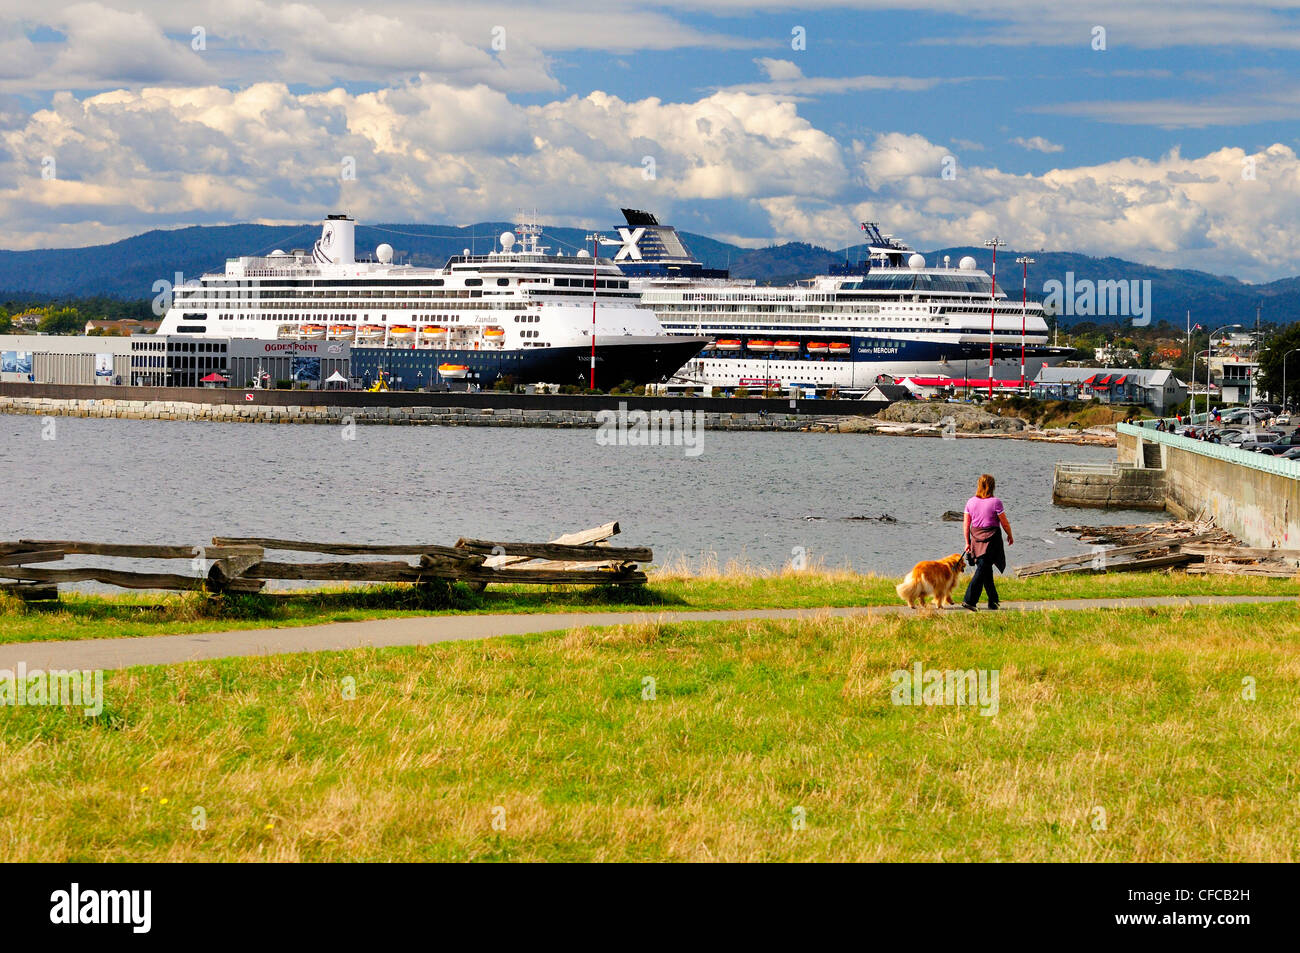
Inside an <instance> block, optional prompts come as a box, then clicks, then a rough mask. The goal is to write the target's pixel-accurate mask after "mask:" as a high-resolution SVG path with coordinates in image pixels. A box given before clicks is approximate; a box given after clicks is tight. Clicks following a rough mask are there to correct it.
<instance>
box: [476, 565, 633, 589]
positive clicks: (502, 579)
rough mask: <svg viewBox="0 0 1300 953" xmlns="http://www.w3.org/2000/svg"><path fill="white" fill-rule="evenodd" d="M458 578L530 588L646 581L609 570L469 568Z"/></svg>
mask: <svg viewBox="0 0 1300 953" xmlns="http://www.w3.org/2000/svg"><path fill="white" fill-rule="evenodd" d="M460 578H462V579H464V580H465V581H466V582H484V583H503V584H506V585H510V584H517V585H530V586H556V585H559V586H602V585H611V586H627V585H644V584H645V582H646V574H645V573H643V572H639V571H637V570H627V571H617V572H616V571H613V570H609V569H490V568H489V569H471V570H468V571H467V572H466V573H465V574H464V575H463V576H461V577H460Z"/></svg>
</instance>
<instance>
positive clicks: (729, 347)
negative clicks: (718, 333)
mask: <svg viewBox="0 0 1300 953" xmlns="http://www.w3.org/2000/svg"><path fill="white" fill-rule="evenodd" d="M717 348H718V350H719V351H739V350H740V342H739V341H735V340H724V341H719V342H718V343H717Z"/></svg>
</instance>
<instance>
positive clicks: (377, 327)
mask: <svg viewBox="0 0 1300 953" xmlns="http://www.w3.org/2000/svg"><path fill="white" fill-rule="evenodd" d="M383 336H384V326H383V325H382V324H363V325H361V330H359V331H358V332H357V338H358V339H360V340H362V341H375V340H378V339H379V338H382V337H383Z"/></svg>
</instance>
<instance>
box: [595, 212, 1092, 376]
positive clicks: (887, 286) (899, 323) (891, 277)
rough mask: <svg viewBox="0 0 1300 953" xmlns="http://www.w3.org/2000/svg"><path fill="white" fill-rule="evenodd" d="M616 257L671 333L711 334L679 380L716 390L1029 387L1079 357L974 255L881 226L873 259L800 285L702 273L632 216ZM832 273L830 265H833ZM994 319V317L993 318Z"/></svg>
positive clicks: (872, 238) (873, 230)
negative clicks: (935, 383)
mask: <svg viewBox="0 0 1300 953" xmlns="http://www.w3.org/2000/svg"><path fill="white" fill-rule="evenodd" d="M623 215H624V218H625V219H626V222H627V226H626V227H620V228H618V229H617V232H618V235H619V241H620V244H621V245H622V246H623V247H622V248H620V250H619V251H618V253H617V254H616V255H615V257H614V260H615V262H616V263H618V264H619V265H620V266H621V268H622V270H623V272H624V274H626V275H628V277H629V279H630V287H632V288H634V289H637V290H639V291H640V292H641V300H642V301H643V302H644V303H645V304H646V305H647V306H648V307H650V308H652V309H653V311H654V313H655V314H656V315H657V316H658V318H659V322H660V323H661V324H662V325H663V326H664V328H665V329H666V330H667V331H668V332H669V333H671V334H680V335H682V336H684V337H691V338H698V337H700V336H705V337H706V338H707V341H706V344H705V347H704V349H703V350H702V351H701V352H700V353H699V354H698V356H696V357H694V358H693V359H692V360H690V361H689V362H688V363H687V365H686V366H685V367H684V368H683V369H682V371H681V376H682V377H683V378H686V379H688V380H692V381H696V382H699V383H702V384H705V385H711V386H714V387H723V388H734V387H742V386H761V387H788V386H801V387H817V388H830V387H835V388H840V389H848V390H853V389H855V388H857V389H864V388H867V387H869V386H871V385H872V384H876V383H879V382H882V381H897V380H901V379H902V378H905V377H925V378H949V379H971V378H977V379H978V378H984V379H987V377H988V364H989V342H990V323H992V326H993V327H992V342H993V374H994V376H995V377H996V378H998V379H999V380H1005V379H1014V380H1019V379H1020V377H1021V355H1022V348H1023V355H1024V375H1025V378H1026V379H1028V380H1032V379H1033V378H1034V376H1035V375H1036V374H1037V373H1038V370H1039V368H1041V367H1042V366H1043V365H1045V364H1059V363H1060V362H1062V361H1064V360H1066V359H1067V358H1068V357H1070V355H1071V354H1072V353H1073V352H1072V350H1071V349H1069V348H1061V347H1053V346H1051V345H1050V344H1049V339H1048V328H1047V323H1046V321H1045V320H1044V314H1043V306H1042V304H1041V302H1038V301H1032V300H1031V301H1029V302H1028V303H1027V304H1026V305H1024V306H1023V307H1022V301H1021V299H1020V296H1016V298H1014V299H1008V297H1007V295H1006V294H1005V293H1004V292H1003V290H1002V288H1001V287H1000V286H999V287H998V289H997V291H996V293H995V292H994V289H993V280H992V278H991V277H990V276H989V274H988V273H987V272H985V271H983V270H982V269H980V268H978V267H977V266H976V262H975V259H974V258H971V257H969V256H967V257H964V258H962V259H961V260H960V261H958V262H957V264H956V266H955V267H953V266H952V263H951V261H950V260H949V258H948V257H946V256H945V258H944V260H943V263H942V265H939V266H937V267H936V266H932V265H930V264H929V263H927V262H926V260H925V258H924V257H923V256H922V255H920V254H918V253H916V252H915V251H913V250H912V248H910V247H909V246H908V245H906V244H904V243H903V242H902V241H899V240H898V239H896V238H894V237H893V236H889V235H884V234H882V233H881V232H880V229H879V226H878V225H876V224H875V223H873V222H864V223H863V225H862V228H863V231H864V232H865V233H866V236H867V258H866V259H865V260H864V261H862V262H859V263H858V264H857V265H856V266H853V267H845V268H842V269H835V270H836V271H837V272H839V273H835V274H827V275H821V276H819V277H816V278H813V279H811V280H808V281H804V282H800V283H799V284H797V285H786V286H771V287H769V286H761V285H758V284H756V283H755V282H754V281H752V280H743V279H736V278H731V277H729V276H728V275H727V273H726V272H720V271H717V270H711V269H707V268H705V267H704V266H703V265H702V264H701V263H700V262H699V261H698V260H696V259H695V258H694V257H693V256H692V255H691V254H690V251H689V249H687V247H686V245H685V243H684V242H683V241H682V239H681V236H680V235H678V233H677V231H676V229H674V228H673V227H672V226H668V225H661V224H660V223H659V222H658V220H657V219H656V218H655V216H654V215H652V214H650V213H649V212H644V211H640V210H636V209H624V210H623ZM828 270H829V269H828ZM991 318H992V320H990V319H991Z"/></svg>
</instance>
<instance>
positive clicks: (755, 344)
mask: <svg viewBox="0 0 1300 953" xmlns="http://www.w3.org/2000/svg"><path fill="white" fill-rule="evenodd" d="M773 347H774V345H773V344H772V342H771V341H750V342H749V349H750V350H751V351H770V350H772V348H773Z"/></svg>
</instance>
